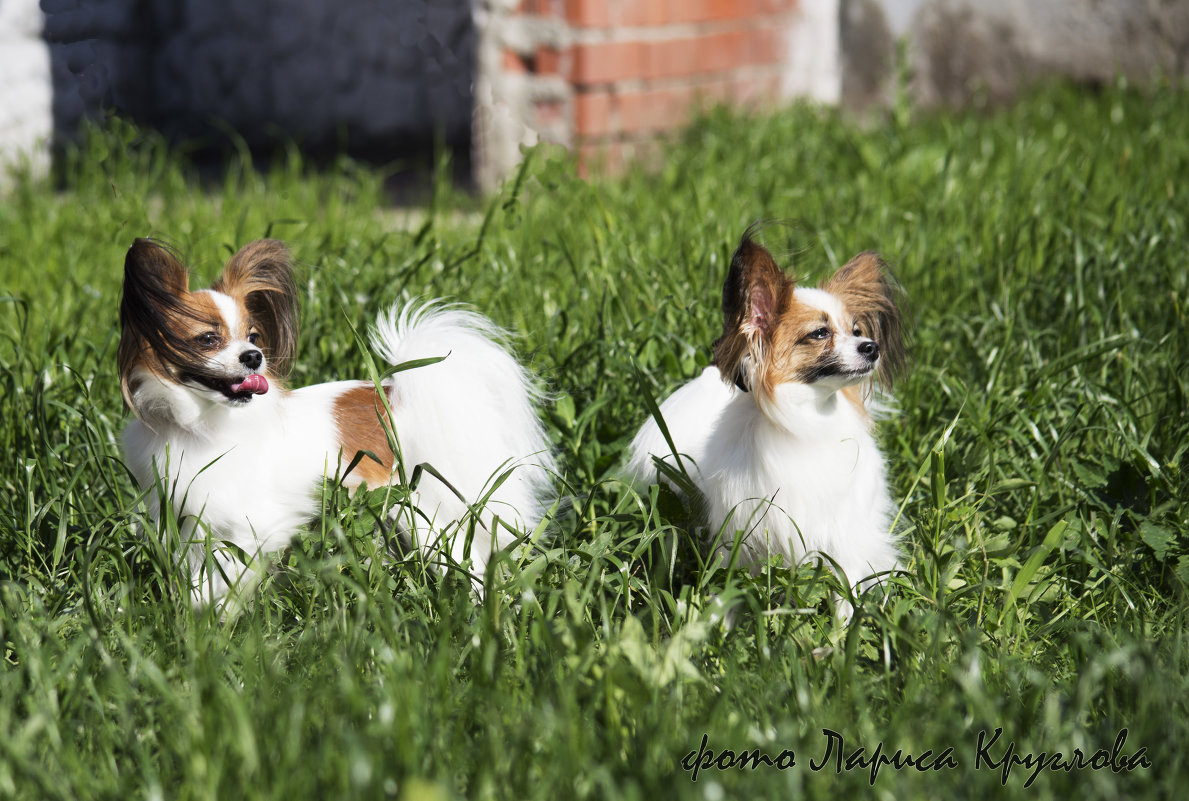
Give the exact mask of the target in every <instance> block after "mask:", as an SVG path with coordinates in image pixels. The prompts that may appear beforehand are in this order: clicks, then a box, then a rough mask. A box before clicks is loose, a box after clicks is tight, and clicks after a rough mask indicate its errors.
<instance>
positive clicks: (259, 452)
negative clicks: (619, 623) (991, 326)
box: [119, 239, 554, 603]
mask: <svg viewBox="0 0 1189 801" xmlns="http://www.w3.org/2000/svg"><path fill="white" fill-rule="evenodd" d="M120 325H121V336H120V345H119V363H120V384H121V390H122V392H123V395H124V400H125V402H126V403H127V405H128V407H129V408H130V409H131V410H132V411H133V413H134V414H135V419H134V420H132V421H131V422H130V423H129V425H128V427H127V429H126V430H125V433H124V453H125V456H126V459H127V463H128V467H129V469H130V470H131V472H132V474H133V475H134V476H135V477H136V479H137V481H138V482H139V483H140V485H141V486H142V487H143V488H145V489H146V490H148V492H146V499H147V503H148V504H149V506H150V510H151V511H152V513H153V516H154V517H155V518H156V519H157V520H158V523H159V528H160V529H161V530H160V533H161V535H162V536H163V537H166V538H168V537H170V536H176V534H173V533H172V532H173V531H176V532H177V534H180V536H181V539H182V545H183V554H184V558H185V560H186V562H187V565H188V567H189V570H190V574H191V576H192V577H193V582H192V586H191V591H192V597H193V599H194V601H195V602H196V603H202V602H205V601H210V600H217V599H220V598H222V597H223V596H224V595H225V594H226V593H227V591H228V590H229V589H231V588H233V587H235V586H236V585H238V584H239V583H240V579H241V578H245V577H248V576H249V575H255V572H254V571H249V570H247V568H248V567H249V566H251V565H253V564H255V563H256V557H258V556H262V555H264V554H267V553H268V552H270V551H275V550H279V549H281V548H283V547H285V546H286V545H287V544H288V543H289V541H290V539H291V538H292V536H293V535H294V534H295V533H297V532H298V531H299V530H300V529H301V527H302V526H303V525H304V524H305V523H306V522H307V521H308V520H310V519H311V518H312V517H313V516H314V515H316V514H317V513H318V512H319V511H320V510H321V508H322V506H321V501H320V498H319V492H320V490H321V487H323V486H324V484H325V483H326V481H327V479H330V480H339V481H341V482H342V483H343V484H344V485H345V486H346V487H347V488H348V489H349V490H352V491H354V490H355V489H357V488H358V487H360V486H363V485H365V484H366V485H368V486H372V487H375V486H379V485H383V484H389V483H393V482H394V481H396V480H398V479H403V478H405V477H407V476H409V475H411V474H413V472H414V469H415V468H416V467H417V466H419V465H429V466H431V467H432V468H433V469H432V470H426V471H425V472H424V473H421V474H420V480H419V481H418V482H415V483H414V482H410V486H409V487H408V490H409V492H408V494H407V497H408V498H409V502H408V504H407V505H405V506H402V507H401V517H400V518H399V519H398V520H397V526H398V529H399V530H400V531H401V533H402V535H404V537H405V539H406V540H407V541H409V542H410V544H411V545H412V546H414V547H419V548H421V549H422V550H424V551H426V552H427V553H429V554H432V555H433V557H434V561H436V562H442V561H447V560H452V561H453V562H454V563H456V564H457V565H458V566H459V567H461V568H462V569H463V570H465V571H467V572H468V573H469V574H470V575H471V576H472V577H473V578H474V579H475V580H476V581H477V582H482V581H483V578H484V571H485V567H486V565H487V563H488V561H489V560H490V558H491V556H492V554H493V553H494V552H495V551H496V550H497V549H500V548H504V547H507V546H509V545H511V544H512V543H513V542H517V541H520V540H521V539H522V538H523V537H524V536H525V534H526V533H528V532H532V531H534V530H535V529H536V528H537V525H538V523H539V522H540V519H541V516H542V514H543V511H544V508H545V498H546V497H548V496H549V495H551V489H550V485H551V479H550V476H551V475H552V473H553V471H554V465H553V462H552V459H551V456H550V451H549V446H548V442H547V440H546V439H545V435H544V432H543V431H542V429H541V425H540V422H539V419H538V414H537V409H536V406H535V402H536V400H537V397H538V396H537V393H536V391H535V389H534V382H533V381H532V380H531V379H530V377H529V375H528V374H527V372H526V371H525V370H524V368H523V367H521V366H520V364H519V363H517V361H516V360H515V359H514V358H513V357H512V355H511V354H510V353H509V352H508V351H507V349H506V347H505V346H504V345H503V343H502V339H503V335H502V333H501V332H500V331H499V329H497V328H496V327H495V326H494V325H493V324H492V323H491V322H490V321H489V320H487V319H486V318H484V317H482V316H480V315H479V314H476V313H474V312H470V311H464V310H462V309H459V308H456V307H444V306H440V305H434V304H432V303H430V304H425V305H422V306H419V307H418V306H415V305H408V306H405V307H404V308H403V309H401V308H393V309H392V310H391V311H390V312H389V313H388V314H386V315H381V317H380V319H379V321H378V322H377V325H376V328H375V331H374V333H373V337H372V345H373V348H374V349H375V351H376V352H377V354H378V355H380V356H381V357H383V358H384V359H385V360H386V361H387V362H388V363H389V364H390V365H392V366H393V367H397V366H398V365H399V366H401V368H402V369H401V370H399V371H394V374H393V375H392V376H391V377H390V378H388V379H386V380H384V381H383V382H380V384H378V385H377V384H375V383H372V382H367V381H334V382H330V383H326V384H316V385H313V386H308V387H303V388H301V389H289V388H287V387H286V386H284V382H283V378H284V376H285V375H286V374H287V372H288V369H289V365H290V362H291V361H292V359H293V356H294V352H295V350H296V343H297V288H296V285H295V283H294V280H293V274H292V268H291V266H290V262H289V254H288V251H287V250H286V248H285V246H284V245H282V244H281V243H280V242H277V241H275V240H269V239H264V240H259V241H256V242H252V243H249V244H248V245H245V246H244V247H243V248H241V249H240V250H239V251H238V252H237V253H236V254H235V255H234V256H233V257H232V258H231V260H230V261H229V262H228V263H227V265H226V267H225V268H224V270H223V273H222V275H221V276H220V277H219V278H218V280H216V281H215V283H214V284H212V285H211V287H210V288H209V289H198V290H193V291H191V290H190V287H189V275H188V273H187V271H186V268H185V267H184V266H183V265H182V263H181V261H180V259H179V258H178V257H177V256H176V254H174V253H173V251H171V250H170V249H168V248H166V247H164V246H163V245H161V244H159V243H157V242H154V241H152V240H148V239H138V240H136V242H135V243H133V245H132V247H131V249H130V250H129V251H128V255H127V257H126V259H125V262H124V294H123V299H122V301H121V304H120ZM412 364H416V365H417V366H416V367H415V369H406V368H409V367H410V365H412ZM396 442H399V447H396V448H394V447H393V444H394V443H396ZM394 451H395V452H394ZM398 454H399V455H398ZM167 508H168V509H170V510H172V512H173V515H174V519H175V520H176V522H177V526H176V529H174V528H171V527H170V526H169V525H167V524H166V523H163V522H162V513H163V512H164V511H165V510H166V509H167ZM245 586H248V585H245ZM241 589H242V588H241ZM476 589H479V587H476Z"/></svg>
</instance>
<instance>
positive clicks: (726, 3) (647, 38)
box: [503, 0, 798, 170]
mask: <svg viewBox="0 0 1189 801" xmlns="http://www.w3.org/2000/svg"><path fill="white" fill-rule="evenodd" d="M797 10H798V0H521V2H520V5H519V7H518V9H517V11H516V14H517V15H518V16H519V17H520V18H521V19H522V20H523V21H524V22H525V23H526V25H527V26H528V27H529V28H531V29H533V30H536V31H538V32H540V31H546V32H548V33H547V35H545V36H541V35H535V36H534V35H530V36H526V37H524V38H523V41H522V42H521V43H520V46H519V47H517V48H509V49H507V50H506V51H505V58H504V62H503V63H504V68H505V69H506V70H508V71H509V72H520V73H527V76H528V77H530V79H531V78H534V77H540V78H542V79H552V80H553V81H556V80H557V79H558V77H559V76H560V78H562V79H564V81H565V82H566V84H567V85H568V87H569V91H568V92H567V94H568V95H569V98H568V100H567V101H565V102H559V101H558V100H556V99H555V98H551V99H546V100H542V101H539V102H535V103H534V104H533V105H532V111H531V112H530V117H534V118H535V117H537V116H538V115H539V117H540V119H539V120H537V119H529V120H526V124H528V126H529V127H530V128H533V129H535V130H538V131H540V130H542V129H543V128H548V127H550V126H549V125H547V124H545V123H547V122H549V121H552V122H553V124H554V125H553V130H555V131H556V130H559V128H558V127H557V126H556V123H557V120H558V118H559V115H561V116H562V117H564V123H565V124H564V125H563V126H561V128H560V129H561V130H565V131H567V132H568V136H566V137H563V143H564V144H566V145H569V146H571V147H573V148H575V149H576V150H577V152H578V154H579V156H580V159H581V161H582V162H583V164H584V165H585V167H586V168H588V167H590V166H594V165H599V164H603V165H605V166H606V167H607V168H609V169H611V170H615V169H617V168H620V167H621V166H622V165H623V164H624V163H625V162H626V160H628V159H630V158H632V157H633V156H638V155H640V154H641V153H642V152H646V151H647V149H648V143H649V142H650V140H653V139H655V137H656V136H657V134H660V133H663V132H664V131H668V130H672V129H674V128H677V127H680V126H682V125H684V124H685V123H686V122H687V121H688V120H689V118H690V115H691V114H692V113H693V112H694V111H695V110H697V109H698V108H699V107H702V106H705V105H709V104H713V103H717V102H730V103H733V104H741V105H746V106H750V105H755V104H757V103H761V102H763V101H767V100H774V99H776V97H777V94H778V91H779V86H780V74H781V69H782V66H783V64H784V62H785V61H786V59H787V44H786V42H785V31H786V30H787V29H788V24H789V19H790V18H791V17H792V16H793V15H795V14H796V13H797ZM551 38H552V41H551V40H550V39H551ZM546 138H548V137H546Z"/></svg>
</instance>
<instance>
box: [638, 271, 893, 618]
mask: <svg viewBox="0 0 1189 801" xmlns="http://www.w3.org/2000/svg"><path fill="white" fill-rule="evenodd" d="M796 292H797V299H798V300H799V301H801V302H806V303H811V304H813V305H815V306H818V307H819V308H823V309H825V310H827V311H828V312H834V313H836V312H837V311H838V308H837V307H838V301H837V299H836V298H834V297H833V296H830V295H828V294H827V293H825V292H822V291H820V290H811V289H797V290H796ZM823 296H824V297H823ZM839 389H840V387H839V386H836V385H825V384H823V385H819V384H800V383H784V384H780V385H778V386H777V387H776V390H775V392H774V397H773V402H772V403H771V404H764V408H761V405H760V394H759V393H751V392H748V393H745V392H741V391H739V390H738V389H736V388H734V387H733V386H731V385H729V384H727V383H726V382H724V381H723V379H722V377H721V376H720V375H719V370H718V368H717V367H715V366H710V367H707V368H706V369H705V370H704V371H703V372H702V374H701V375H700V376H698V377H697V378H695V379H693V380H692V381H690V382H688V383H686V384H685V385H684V386H682V387H680V388H679V389H678V390H677V391H675V392H674V393H673V394H672V395H670V396H669V397H668V398H667V399H666V400H665V401H664V402H663V403H662V404H661V406H660V412H661V416H662V417H663V419H664V421H665V425H666V428H668V430H669V434H670V436H671V437H672V439H673V444H674V445H675V446H676V449H677V452H678V454H680V455H681V456H682V460H683V464H684V466H685V468H686V470H687V471H688V472H689V475H690V477H691V478H692V479H693V480H694V482H695V483H696V485H697V486H698V488H699V489H700V490H701V492H702V493H703V494H704V495H705V496H706V501H707V504H708V509H707V513H708V522H709V525H710V534H711V535H712V536H715V535H717V534H718V532H719V530H720V529H723V533H724V540H725V541H722V542H720V543H719V546H718V551H719V553H720V554H721V555H723V556H724V557H725V556H726V555H727V554H729V553H730V551H731V548H732V546H733V544H734V541H735V535H736V532H741V535H740V536H742V540H741V542H740V547H739V561H740V563H741V564H743V565H755V564H756V563H758V562H761V561H764V560H766V559H767V558H768V557H769V556H770V555H773V554H780V555H782V556H784V557H785V560H786V563H787V564H797V563H800V562H801V561H803V560H805V559H806V558H812V557H822V556H825V557H828V560H829V561H832V562H833V563H836V565H837V568H838V569H840V571H841V572H842V574H843V575H844V576H845V579H846V581H848V582H849V583H850V584H851V585H852V586H854V587H856V588H859V589H861V588H863V587H866V586H867V585H868V584H869V583H870V582H869V581H866V582H865V581H864V579H869V577H872V576H873V575H876V577H877V578H878V575H877V574H883V573H885V572H887V571H890V570H892V569H894V568H895V567H896V563H897V549H896V545H895V539H894V538H893V536H892V535H891V533H890V528H891V524H892V515H893V511H894V510H893V506H892V502H891V499H890V497H889V496H888V490H887V481H886V478H885V469H884V461H883V457H882V456H881V454H880V452H879V447H878V446H877V444H876V442H875V439H874V437H873V436H872V434H871V430H870V420H869V418H867V417H866V416H864V415H863V414H861V413H860V412H859V411H858V410H857V409H856V408H855V407H854V406H853V405H852V404H851V403H850V402H849V401H847V400H846V399H845V398H844V397H843V396H842V395H841V394H840V393H839V391H838V390H839ZM654 455H655V456H657V457H659V458H662V459H664V460H665V461H667V462H669V463H673V461H674V459H673V456H672V453H671V451H670V449H669V446H668V444H667V443H666V442H665V439H664V437H663V435H662V434H661V431H660V428H659V426H658V425H657V423H656V421H655V420H653V419H649V420H648V421H647V422H645V423H644V425H643V426H642V427H641V428H640V430H639V432H638V433H637V434H636V436H635V438H634V439H633V441H632V444H631V447H630V452H629V460H628V463H627V472H628V474H629V475H630V476H631V477H632V478H634V479H635V480H636V481H638V482H647V481H650V480H652V479H653V478H654V477H655V476H656V473H657V471H656V467H655V465H654V464H653V460H652V457H653V456H654ZM686 457H688V458H686ZM724 524H726V525H725V528H724ZM840 614H841V615H842V616H843V617H846V616H849V606H848V605H847V604H843V605H842V606H841V608H840Z"/></svg>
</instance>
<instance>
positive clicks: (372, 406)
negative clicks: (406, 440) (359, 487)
mask: <svg viewBox="0 0 1189 801" xmlns="http://www.w3.org/2000/svg"><path fill="white" fill-rule="evenodd" d="M381 419H383V421H384V422H383V423H381ZM334 420H335V424H336V425H337V427H338V442H339V447H341V448H342V458H343V460H344V462H346V463H350V462H351V460H352V459H354V458H355V454H357V453H359V452H360V451H369V452H371V453H372V454H374V455H375V456H376V458H377V459H379V460H380V462H379V463H377V462H376V460H375V459H372V458H371V457H370V456H367V455H366V454H365V455H364V456H363V458H362V459H360V460H359V463H358V464H357V465H355V469H354V470H352V471H351V476H350V479H355V480H354V481H352V480H348V481H347V482H346V483H347V484H348V485H351V484H357V483H358V482H359V481H366V482H367V483H368V486H371V487H376V486H380V485H382V484H387V483H388V482H389V481H391V480H392V468H393V465H394V457H393V455H392V450H391V449H390V448H389V447H388V435H387V434H386V433H385V432H384V426H385V425H386V424H387V422H388V413H387V411H386V410H385V409H384V402H383V401H382V400H381V399H380V396H379V394H378V393H377V392H376V388H375V387H374V386H372V385H371V384H360V385H359V386H358V387H355V388H354V389H349V390H347V391H346V392H344V393H343V394H341V395H339V396H338V397H337V398H335V400H334Z"/></svg>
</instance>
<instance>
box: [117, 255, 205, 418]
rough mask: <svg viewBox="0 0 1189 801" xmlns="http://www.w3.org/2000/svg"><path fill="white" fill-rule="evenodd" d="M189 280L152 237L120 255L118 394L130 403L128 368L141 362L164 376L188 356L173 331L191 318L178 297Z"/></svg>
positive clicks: (185, 343) (189, 347) (191, 351)
mask: <svg viewBox="0 0 1189 801" xmlns="http://www.w3.org/2000/svg"><path fill="white" fill-rule="evenodd" d="M189 285H190V276H189V274H188V273H187V272H186V268H185V266H184V265H183V264H182V262H181V260H180V259H179V258H178V257H177V255H176V254H175V253H174V251H173V250H171V249H170V248H168V247H166V246H165V245H163V244H161V243H160V242H155V241H153V240H152V239H137V240H136V241H135V242H133V243H132V247H130V248H129V249H128V254H127V255H126V256H125V257H124V291H123V294H122V296H121V299H120V346H119V349H118V352H117V360H118V362H119V368H120V391H121V393H122V394H123V396H124V402H125V403H127V404H128V407H129V408H130V409H133V410H135V406H134V405H133V403H132V389H133V388H132V386H131V385H130V383H129V381H130V377H131V374H132V368H133V366H134V365H136V364H138V363H145V364H147V365H149V366H152V367H153V368H154V369H158V370H162V371H165V372H168V370H169V368H170V367H171V366H176V365H179V364H183V363H185V362H186V361H187V360H188V359H191V358H192V357H193V354H194V346H193V343H191V342H188V341H187V340H186V339H185V338H183V337H181V336H179V335H178V333H177V328H178V322H179V321H180V320H184V319H186V318H189V317H191V316H192V313H191V312H189V311H188V309H187V308H186V306H185V303H184V302H183V301H184V298H185V296H186V293H187V291H188V289H189Z"/></svg>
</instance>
